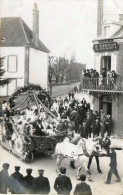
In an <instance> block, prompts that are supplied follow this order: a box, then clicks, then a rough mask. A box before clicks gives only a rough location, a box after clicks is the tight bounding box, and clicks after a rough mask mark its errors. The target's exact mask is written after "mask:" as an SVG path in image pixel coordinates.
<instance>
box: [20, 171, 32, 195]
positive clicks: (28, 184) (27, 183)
mask: <svg viewBox="0 0 123 195" xmlns="http://www.w3.org/2000/svg"><path fill="white" fill-rule="evenodd" d="M26 173H27V175H26V176H25V177H23V186H24V188H25V191H26V194H32V193H33V187H32V186H33V182H34V177H33V176H32V175H31V174H32V169H26Z"/></svg>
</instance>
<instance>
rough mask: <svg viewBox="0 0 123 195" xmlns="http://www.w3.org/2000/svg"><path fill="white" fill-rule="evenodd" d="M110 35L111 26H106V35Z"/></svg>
mask: <svg viewBox="0 0 123 195" xmlns="http://www.w3.org/2000/svg"><path fill="white" fill-rule="evenodd" d="M109 35H110V26H105V27H104V37H108V36H109Z"/></svg>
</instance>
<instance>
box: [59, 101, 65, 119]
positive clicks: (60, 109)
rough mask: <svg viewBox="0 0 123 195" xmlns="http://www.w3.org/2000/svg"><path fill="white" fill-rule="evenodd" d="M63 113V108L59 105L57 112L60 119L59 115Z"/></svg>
mask: <svg viewBox="0 0 123 195" xmlns="http://www.w3.org/2000/svg"><path fill="white" fill-rule="evenodd" d="M63 111H64V107H63V106H62V104H60V105H59V110H58V112H59V114H60V117H61V114H62V112H63Z"/></svg>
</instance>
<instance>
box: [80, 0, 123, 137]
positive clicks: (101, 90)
mask: <svg viewBox="0 0 123 195" xmlns="http://www.w3.org/2000/svg"><path fill="white" fill-rule="evenodd" d="M97 8H98V10H97V38H96V39H95V40H93V50H94V55H95V59H94V60H95V61H94V69H96V71H98V72H99V75H100V76H99V78H95V79H86V80H87V81H86V85H83V84H82V88H81V90H83V91H88V93H89V94H90V95H91V97H92V99H93V108H94V110H95V111H96V110H97V111H99V112H100V111H101V110H103V111H104V113H105V114H106V115H111V118H112V133H113V134H115V135H116V136H118V137H123V128H122V124H123V14H119V21H117V22H116V21H105V22H104V21H103V0H98V6H97ZM112 71H113V72H114V73H115V75H116V76H115V78H112V77H111V76H110V75H111V73H112ZM102 75H105V76H102ZM84 83H85V81H84Z"/></svg>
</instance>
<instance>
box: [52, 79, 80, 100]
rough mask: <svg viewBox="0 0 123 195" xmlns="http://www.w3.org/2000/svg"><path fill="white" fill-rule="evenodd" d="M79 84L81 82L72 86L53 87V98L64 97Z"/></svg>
mask: <svg viewBox="0 0 123 195" xmlns="http://www.w3.org/2000/svg"><path fill="white" fill-rule="evenodd" d="M79 83H80V82H75V83H71V84H70V85H56V86H52V96H53V97H58V96H62V95H65V94H68V93H69V92H70V91H71V90H73V89H74V87H75V86H76V85H78V84H79Z"/></svg>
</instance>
